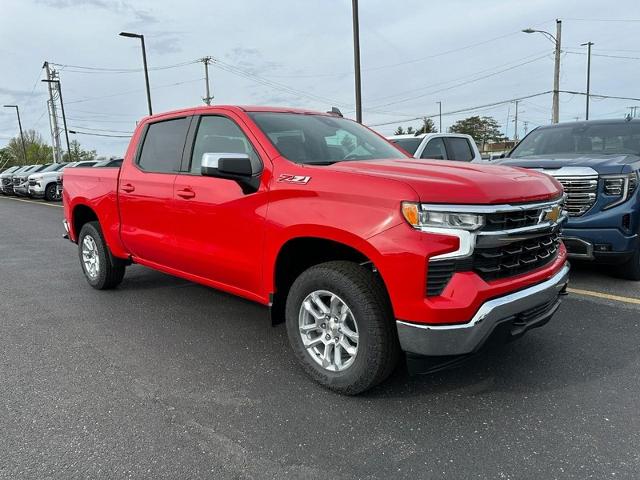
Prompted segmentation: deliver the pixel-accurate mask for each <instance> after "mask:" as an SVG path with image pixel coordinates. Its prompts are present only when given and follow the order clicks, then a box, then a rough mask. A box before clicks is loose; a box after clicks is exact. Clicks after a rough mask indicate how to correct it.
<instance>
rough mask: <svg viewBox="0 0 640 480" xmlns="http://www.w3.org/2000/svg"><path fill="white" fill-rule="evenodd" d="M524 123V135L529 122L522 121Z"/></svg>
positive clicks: (527, 129)
mask: <svg viewBox="0 0 640 480" xmlns="http://www.w3.org/2000/svg"><path fill="white" fill-rule="evenodd" d="M522 123H523V124H524V134H525V135H526V134H527V132H528V131H529V122H527V121H526V120H525V121H524V122H522Z"/></svg>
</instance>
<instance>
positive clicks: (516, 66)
mask: <svg viewBox="0 0 640 480" xmlns="http://www.w3.org/2000/svg"><path fill="white" fill-rule="evenodd" d="M547 56H548V54H545V55H542V56H540V57H536V58H533V59H531V60H527V61H526V62H521V63H519V64H517V65H513V66H511V67H509V68H505V69H503V70H498V71H497V72H492V73H489V74H487V75H483V76H480V77H478V78H474V79H470V80H467V81H464V82H460V83H457V84H456V85H452V86H450V87H445V88H441V89H439V90H434V91H430V92H427V93H423V94H421V95H416V96H413V97H407V98H404V99H402V100H396V101H393V102H389V103H384V104H381V105H374V106H373V107H371V108H370V109H369V110H370V111H375V109H376V108H379V107H386V106H389V105H395V104H397V103H404V102H409V101H412V100H416V99H418V98H423V97H426V96H429V95H433V94H436V93H441V92H445V91H447V90H452V89H454V88H458V87H462V86H464V85H469V84H470V83H475V82H478V81H480V80H484V79H486V78H490V77H494V76H496V75H500V74H501V73H504V72H508V71H510V70H514V69H515V68H518V67H522V66H524V65H527V64H529V63H533V62H537V61H538V60H541V59H543V58H546V57H547Z"/></svg>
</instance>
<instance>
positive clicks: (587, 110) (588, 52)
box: [581, 42, 593, 120]
mask: <svg viewBox="0 0 640 480" xmlns="http://www.w3.org/2000/svg"><path fill="white" fill-rule="evenodd" d="M585 45H586V46H587V107H586V111H585V116H584V119H585V120H589V93H590V90H591V45H593V42H587V43H583V44H581V46H582V47H584V46H585Z"/></svg>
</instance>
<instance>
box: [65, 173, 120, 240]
mask: <svg viewBox="0 0 640 480" xmlns="http://www.w3.org/2000/svg"><path fill="white" fill-rule="evenodd" d="M119 175H120V169H119V168H92V167H76V168H67V169H66V170H65V171H64V172H63V174H62V185H63V192H62V201H63V204H64V211H65V218H72V216H71V213H72V212H73V209H74V208H75V207H76V206H78V205H83V206H87V207H89V208H91V209H92V210H93V211H94V212H96V214H97V215H98V217H99V218H100V219H101V220H103V222H104V223H103V225H105V226H106V228H105V230H104V232H103V233H104V235H105V240H106V241H107V244H109V245H110V246H112V245H113V247H115V248H117V246H118V245H120V238H119V235H118V231H119V229H120V217H119V215H118V201H117V200H118V199H117V191H118V177H119ZM78 233H79V232H76V231H75V229H74V226H73V225H70V232H69V235H70V237H71V239H72V240H74V241H75V240H77V237H78Z"/></svg>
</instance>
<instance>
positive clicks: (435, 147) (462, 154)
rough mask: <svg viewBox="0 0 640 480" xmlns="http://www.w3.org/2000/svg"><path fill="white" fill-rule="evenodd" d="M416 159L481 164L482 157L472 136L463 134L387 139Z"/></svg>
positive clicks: (425, 134)
mask: <svg viewBox="0 0 640 480" xmlns="http://www.w3.org/2000/svg"><path fill="white" fill-rule="evenodd" d="M387 140H389V141H390V142H391V143H393V144H394V145H396V146H398V147H400V148H401V149H402V150H404V151H405V152H407V153H408V154H409V155H411V156H413V157H414V158H429V159H434V160H458V161H461V162H481V161H482V155H480V151H479V150H478V146H477V145H476V142H475V141H474V140H473V137H472V136H471V135H465V134H462V133H421V134H418V135H412V134H403V135H392V136H389V137H387Z"/></svg>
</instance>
